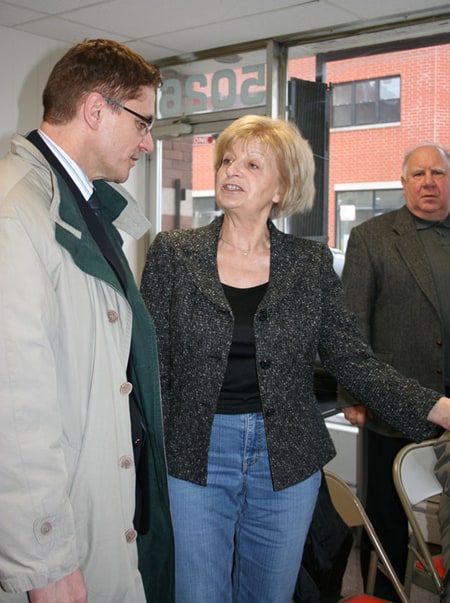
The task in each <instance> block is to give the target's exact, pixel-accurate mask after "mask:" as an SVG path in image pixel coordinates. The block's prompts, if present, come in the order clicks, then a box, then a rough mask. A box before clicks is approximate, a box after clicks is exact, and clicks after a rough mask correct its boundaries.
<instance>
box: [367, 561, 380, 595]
mask: <svg viewBox="0 0 450 603" xmlns="http://www.w3.org/2000/svg"><path fill="white" fill-rule="evenodd" d="M377 570H378V558H377V554H376V552H375V551H373V550H372V551H370V559H369V570H368V572H367V585H366V593H367V594H368V595H373V593H374V592H375V581H376V579H377Z"/></svg>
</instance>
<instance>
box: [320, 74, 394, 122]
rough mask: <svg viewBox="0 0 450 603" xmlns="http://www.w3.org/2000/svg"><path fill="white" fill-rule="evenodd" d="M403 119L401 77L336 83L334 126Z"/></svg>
mask: <svg viewBox="0 0 450 603" xmlns="http://www.w3.org/2000/svg"><path fill="white" fill-rule="evenodd" d="M398 121H400V77H398V76H397V77H385V78H376V79H371V80H360V81H356V82H348V83H345V84H335V85H333V113H332V124H333V126H332V127H333V128H342V127H345V126H363V125H367V124H379V123H390V122H398Z"/></svg>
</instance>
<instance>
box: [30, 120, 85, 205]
mask: <svg viewBox="0 0 450 603" xmlns="http://www.w3.org/2000/svg"><path fill="white" fill-rule="evenodd" d="M38 132H39V135H40V136H41V137H42V138H43V139H44V141H45V143H46V144H47V145H48V146H49V147H50V149H51V150H52V151H53V153H54V154H55V155H56V157H57V158H58V159H59V161H60V162H61V163H62V165H63V166H64V168H65V169H66V171H67V172H68V174H69V176H70V177H71V178H72V180H73V181H74V183H75V184H76V186H77V187H78V188H79V189H80V192H81V194H82V195H83V197H84V198H85V199H86V200H88V199H89V197H90V196H91V195H92V192H93V190H94V188H93V186H92V182H91V181H90V180H89V178H88V177H87V176H86V174H85V173H84V172H83V170H82V169H81V168H80V166H79V165H78V164H77V163H75V161H74V160H73V159H72V158H71V157H69V155H68V154H67V153H66V152H65V151H63V149H62V148H61V147H60V146H58V145H57V144H56V143H55V142H53V140H52V139H51V138H49V137H48V136H47V134H45V133H44V132H42V130H38Z"/></svg>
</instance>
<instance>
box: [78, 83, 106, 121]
mask: <svg viewBox="0 0 450 603" xmlns="http://www.w3.org/2000/svg"><path fill="white" fill-rule="evenodd" d="M105 106H106V101H105V100H104V98H103V96H102V95H101V94H100V93H99V92H89V93H88V94H87V95H86V96H85V99H84V102H83V105H82V111H83V118H84V121H85V122H86V123H87V124H88V125H89V127H90V128H92V129H93V130H96V129H97V128H98V127H99V125H100V123H101V121H102V119H103V115H104V110H105Z"/></svg>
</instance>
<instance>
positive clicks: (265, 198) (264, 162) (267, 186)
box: [216, 140, 282, 218]
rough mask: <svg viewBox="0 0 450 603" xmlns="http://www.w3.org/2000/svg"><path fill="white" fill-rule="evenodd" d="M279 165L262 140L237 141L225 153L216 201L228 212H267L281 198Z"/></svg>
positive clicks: (219, 174)
mask: <svg viewBox="0 0 450 603" xmlns="http://www.w3.org/2000/svg"><path fill="white" fill-rule="evenodd" d="M281 198H282V196H281V187H280V178H279V173H278V168H277V164H276V160H275V156H274V153H273V151H272V150H271V149H270V148H268V147H267V146H266V145H264V144H263V143H261V142H260V141H259V140H252V141H250V142H246V143H245V144H244V142H243V141H241V140H237V141H236V142H235V143H234V144H233V145H231V146H230V147H229V148H228V149H227V151H226V152H225V153H224V156H223V159H222V163H221V165H220V167H219V169H218V171H217V174H216V202H217V204H218V206H219V207H220V208H221V209H222V210H223V211H225V212H227V211H239V212H240V213H243V214H246V215H250V216H251V215H256V214H262V213H264V214H265V215H266V217H267V218H268V217H269V215H270V211H271V209H272V205H273V203H279V202H280V201H281Z"/></svg>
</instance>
